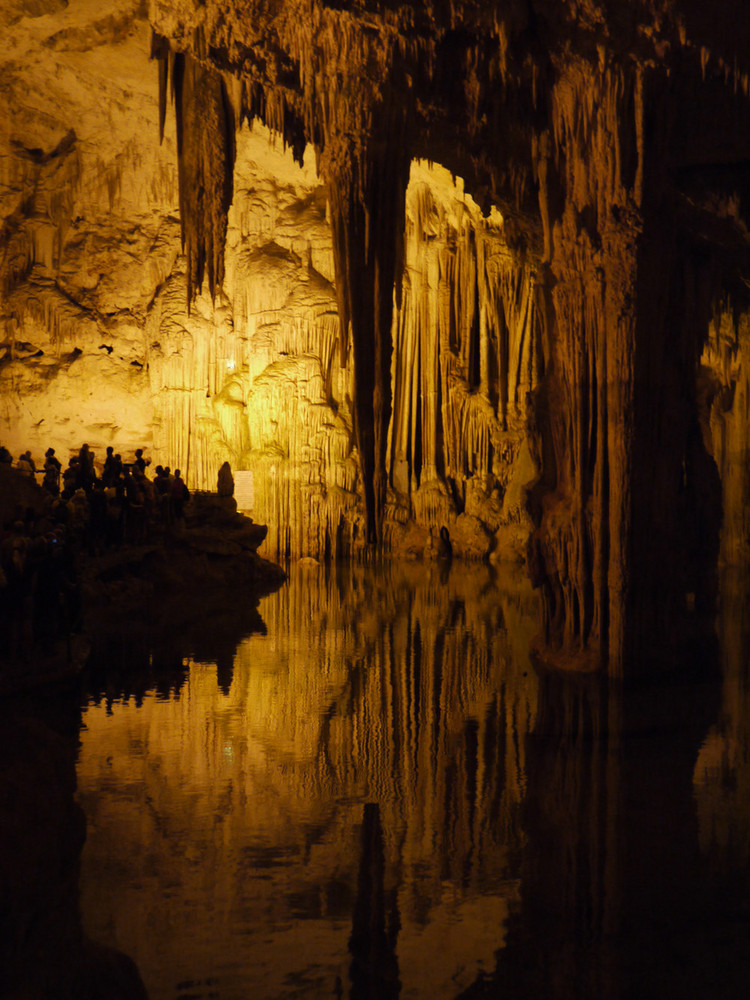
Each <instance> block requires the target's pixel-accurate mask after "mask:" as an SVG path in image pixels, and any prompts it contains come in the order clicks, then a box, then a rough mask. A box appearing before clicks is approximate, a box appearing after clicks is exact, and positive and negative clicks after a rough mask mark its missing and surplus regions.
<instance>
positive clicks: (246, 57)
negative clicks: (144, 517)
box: [0, 0, 750, 677]
mask: <svg viewBox="0 0 750 1000" xmlns="http://www.w3.org/2000/svg"><path fill="white" fill-rule="evenodd" d="M27 8H28V9H27ZM5 20H6V26H5V39H4V41H3V43H2V45H3V70H4V72H3V80H4V82H3V84H2V88H3V91H4V95H5V96H6V99H7V101H8V103H9V105H10V106H11V107H12V108H13V110H14V114H13V116H12V118H11V120H10V122H8V123H7V124H6V125H5V126H4V130H5V134H4V135H3V137H2V143H1V144H0V154H1V155H2V160H1V161H0V184H1V187H0V198H1V200H2V210H3V219H4V222H3V229H2V263H1V264H0V280H2V287H3V292H4V294H3V302H2V317H1V318H2V323H3V327H4V331H5V333H4V338H3V339H4V352H5V353H4V355H3V358H2V362H1V364H0V380H2V412H1V413H0V419H1V420H2V431H1V432H0V436H1V437H3V438H4V439H5V440H6V442H8V443H9V444H12V445H13V446H14V447H16V449H17V450H19V449H20V448H21V446H23V447H29V446H31V447H32V448H41V447H42V446H43V445H44V446H46V445H48V444H50V443H51V444H53V445H55V446H56V447H58V449H60V448H61V447H62V446H63V445H68V446H74V445H75V446H77V445H78V444H80V441H81V440H82V439H87V440H89V442H91V443H93V446H94V447H95V448H97V449H99V451H101V449H102V448H103V447H104V446H105V445H106V444H109V443H116V444H117V445H118V446H119V447H120V448H121V449H123V450H128V449H132V448H134V447H136V446H138V445H142V446H147V447H150V448H151V451H152V454H153V455H154V456H155V458H156V460H157V461H162V462H164V463H168V464H170V465H172V466H175V465H179V467H180V468H181V469H183V471H185V470H186V471H187V476H188V479H189V481H190V482H191V485H193V486H197V487H199V488H210V487H212V486H213V485H214V484H215V482H216V473H217V470H218V468H219V466H220V465H221V464H222V463H223V462H224V461H229V462H230V464H231V465H232V468H233V469H237V470H247V469H250V470H252V471H253V474H254V487H255V508H254V510H253V514H254V516H255V518H256V520H258V521H262V522H265V523H268V524H269V527H270V532H269V540H268V543H269V546H270V547H271V549H272V550H273V549H275V550H276V552H278V553H281V554H290V555H291V554H295V555H313V556H316V557H323V556H329V555H330V556H336V555H341V554H347V553H356V552H358V551H360V550H361V549H362V547H363V546H364V545H365V544H367V543H373V542H376V543H377V544H378V545H381V546H384V547H385V548H386V549H393V550H396V551H400V552H403V553H412V554H420V555H421V554H423V553H424V552H429V551H430V549H431V548H434V546H435V544H436V541H437V533H438V531H439V529H440V527H441V526H442V525H446V526H447V527H448V529H449V532H450V536H451V539H452V544H453V549H454V552H455V553H456V554H457V555H469V556H487V555H490V554H493V555H496V556H497V555H499V556H503V555H505V554H511V553H512V554H514V555H517V554H518V553H519V552H520V551H522V550H523V548H524V547H525V543H526V541H527V540H528V542H529V562H530V568H531V572H532V576H533V578H534V580H535V582H536V583H537V584H538V585H539V586H540V588H541V590H542V593H543V595H544V628H543V639H544V645H545V651H546V652H545V655H546V656H547V657H548V658H551V659H553V660H555V662H557V663H560V664H574V663H575V664H577V665H598V664H600V663H602V662H606V663H607V664H608V668H609V671H610V673H611V674H612V675H613V676H618V677H619V676H621V675H623V673H625V672H626V671H627V670H629V669H630V668H629V667H628V666H627V665H628V664H635V663H641V664H642V663H644V662H645V661H644V658H643V653H644V650H645V648H646V647H647V646H648V644H649V642H650V641H651V639H653V638H654V637H656V636H659V635H663V634H664V633H665V631H667V630H668V629H669V628H670V627H672V626H673V625H674V624H675V623H677V624H679V622H680V621H681V620H682V618H683V617H684V615H685V613H686V607H688V606H694V607H697V608H698V609H709V608H710V607H711V602H712V596H713V581H714V577H715V573H714V572H713V569H714V568H715V564H716V559H717V556H718V551H719V536H718V531H719V522H720V519H721V513H722V507H723V511H724V518H725V523H726V524H727V525H728V529H727V530H728V532H729V535H727V534H726V533H725V539H724V543H723V552H724V555H725V556H727V557H729V556H731V557H738V556H739V555H740V554H741V552H742V551H743V550H744V549H746V545H747V542H746V532H744V521H743V518H744V507H745V501H746V499H748V497H747V492H748V487H747V485H746V483H745V477H744V473H743V472H741V471H740V470H742V469H744V464H745V453H744V450H743V448H744V446H743V441H744V440H745V435H746V433H747V431H746V430H745V428H746V424H747V421H746V419H743V409H742V408H743V407H744V406H745V403H744V399H745V394H744V390H743V388H742V386H743V385H744V379H745V376H744V374H743V372H744V368H743V354H742V351H743V347H742V345H743V342H744V341H743V337H744V333H743V331H744V327H745V325H746V322H747V321H746V318H745V309H746V299H747V295H746V291H747V286H746V284H745V281H744V280H743V273H744V270H745V265H746V262H747V253H748V241H747V228H746V221H745V218H746V216H745V212H746V198H745V186H746V183H747V180H746V178H747V172H746V169H745V167H744V164H745V163H746V162H748V159H750V156H749V154H750V149H748V144H749V143H750V138H749V136H750V130H748V128H747V117H748V102H749V97H748V90H749V88H748V72H749V71H750V64H749V62H748V59H749V57H748V55H747V53H748V51H750V48H748V45H747V44H746V43H747V41H748V37H747V36H748V34H750V25H748V23H747V17H746V15H744V13H743V7H742V4H741V3H740V2H739V0H736V2H731V3H728V4H725V5H723V6H722V9H721V11H711V12H710V13H707V12H706V10H705V7H704V5H703V4H701V3H699V2H698V0H663V2H657V0H646V2H644V3H642V4H639V5H638V6H637V7H636V6H634V5H630V4H623V3H621V2H617V0H599V2H596V3H587V4H583V3H579V2H577V0H565V2H563V3H549V2H547V0H533V2H531V3H521V2H520V0H518V2H511V3H507V4H502V5H501V4H499V3H478V2H474V0H452V2H451V3H445V2H442V0H430V2H427V3H420V4H415V3H412V2H407V0H403V2H393V3H385V2H383V0H338V2H324V0H313V2H312V3H308V2H306V3H301V2H300V0H279V2H278V3H275V4H273V5H269V4H265V3H260V2H259V0H235V2H234V3H233V4H232V5H231V7H229V8H228V7H227V5H226V4H224V3H219V2H218V0H207V2H201V3H198V2H197V0H172V2H166V0H152V3H151V4H150V7H149V10H148V13H147V16H146V14H145V13H144V11H143V8H142V7H141V6H140V5H137V4H135V3H134V2H133V0H110V2H109V4H108V6H107V8H106V12H104V9H102V10H101V11H100V12H99V13H98V14H97V15H96V18H95V19H94V20H92V18H91V15H90V13H89V12H88V11H87V10H86V9H84V7H83V5H81V4H79V3H76V2H71V3H70V4H69V5H68V6H62V5H61V4H59V3H49V4H48V5H46V6H45V5H33V9H32V7H31V6H30V5H28V4H27V5H22V4H18V5H15V6H13V7H12V8H11V9H10V10H8V11H7V12H6V14H5ZM149 55H153V57H154V62H153V63H152V64H151V65H150V66H149V63H148V56H149ZM170 103H172V104H173V105H174V115H172V114H171V113H170V112H169V110H168V105H169V104H170ZM173 121H174V125H173V124H172V122H173ZM160 133H162V134H163V142H162V143H161V145H160V144H159V134H160ZM105 384H106V386H107V390H106V392H105V391H103V390H102V386H103V385H105ZM722 494H723V495H722ZM691 602H692V603H691Z"/></svg>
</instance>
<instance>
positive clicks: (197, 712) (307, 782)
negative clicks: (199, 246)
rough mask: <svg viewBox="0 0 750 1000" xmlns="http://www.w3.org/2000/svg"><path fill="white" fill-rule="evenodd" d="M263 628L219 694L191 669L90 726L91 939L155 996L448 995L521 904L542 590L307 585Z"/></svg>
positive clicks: (342, 578) (453, 582) (92, 716)
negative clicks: (523, 811)
mask: <svg viewBox="0 0 750 1000" xmlns="http://www.w3.org/2000/svg"><path fill="white" fill-rule="evenodd" d="M260 613H261V614H262V616H263V619H264V621H265V624H266V626H267V635H265V636H261V635H252V636H250V637H249V638H248V639H246V640H245V641H243V642H242V643H241V644H240V646H239V648H238V649H237V652H236V656H235V658H234V672H233V676H232V678H231V683H230V684H229V689H228V693H227V694H225V693H224V692H223V690H222V687H221V682H220V679H217V667H216V664H215V661H214V662H210V663H209V662H200V661H198V660H197V659H195V658H194V659H193V660H192V662H191V663H190V666H189V672H188V675H187V678H186V680H185V681H184V683H182V684H181V685H176V686H175V687H176V688H178V690H175V692H174V693H173V694H172V695H171V696H168V697H165V695H164V692H163V691H162V692H161V694H160V695H157V694H156V693H154V694H148V693H143V694H142V697H141V692H139V698H138V701H139V702H140V704H138V702H137V700H136V698H129V699H127V700H126V699H125V698H122V697H121V698H110V711H111V714H108V713H107V709H106V706H105V705H104V704H102V705H97V704H96V700H95V699H92V700H91V702H90V704H89V705H88V707H87V709H86V710H85V712H84V724H85V728H84V731H83V732H82V734H81V742H82V746H81V752H80V759H79V766H78V776H79V800H80V801H81V803H82V805H83V807H84V809H85V811H86V814H87V817H88V819H89V825H90V832H89V837H88V842H87V845H86V849H85V854H84V869H83V876H82V906H83V913H84V917H85V920H86V923H87V925H88V926H91V927H96V928H98V929H99V931H100V937H101V936H103V937H104V938H105V939H106V940H109V941H111V942H117V944H118V946H119V947H121V948H122V949H123V950H125V951H127V952H128V953H129V954H132V955H133V956H134V957H135V958H136V961H137V963H138V966H139V969H140V970H141V972H142V974H143V977H144V980H145V981H146V984H147V987H148V989H149V992H150V995H151V996H152V998H154V1000H158V998H160V997H174V996H180V995H188V994H189V995H190V996H196V997H197V996H208V995H211V994H214V995H217V996H221V997H248V996H253V997H257V998H263V997H281V996H289V997H291V996H304V997H317V996H321V997H323V996H325V997H329V996H331V995H332V994H334V991H335V989H336V983H337V981H338V982H339V984H340V989H341V990H343V991H344V992H345V993H346V995H352V996H359V997H362V996H375V995H377V996H381V997H386V996H396V995H399V996H401V997H402V998H406V997H424V996H430V997H434V998H439V997H453V996H455V994H456V993H457V992H458V991H459V990H460V989H461V988H462V987H463V986H468V985H469V983H471V981H472V980H473V979H474V978H475V977H476V976H477V974H478V973H479V972H480V971H481V970H482V969H487V970H489V969H491V968H492V967H493V965H494V952H495V949H496V948H498V947H499V946H500V945H501V944H502V940H503V928H504V925H505V922H506V920H507V915H508V911H509V908H510V907H511V906H512V905H513V904H514V902H515V900H516V898H517V891H518V886H517V874H518V857H519V855H520V849H521V845H522V840H521V837H522V835H521V832H520V827H519V821H518V820H519V811H520V808H521V804H522V801H523V796H524V790H525V774H526V762H525V759H524V747H525V740H524V737H525V734H526V733H527V732H528V731H529V728H530V726H531V724H532V722H533V719H534V712H535V703H536V686H537V682H536V679H535V676H534V674H533V671H532V670H531V669H530V667H529V664H528V652H527V651H528V646H529V642H530V639H531V637H532V635H533V633H534V631H535V628H536V624H535V623H536V615H535V601H534V598H533V596H532V595H531V593H530V591H529V589H528V585H527V584H526V583H525V581H524V580H523V579H521V578H520V577H519V579H518V580H517V581H515V582H514V584H513V588H507V587H506V589H503V587H502V586H497V585H495V584H494V583H493V581H492V579H491V577H490V571H489V570H488V569H486V568H482V567H471V568H468V569H467V570H464V571H461V569H460V567H456V566H453V567H452V568H451V570H450V573H448V574H445V573H444V574H443V578H442V579H441V575H440V572H439V570H438V569H437V567H435V568H431V567H424V566H421V565H415V566H411V567H405V568H401V569H396V568H390V569H387V570H384V571H381V572H375V571H374V570H372V569H368V570H363V569H362V568H357V567H348V568H346V569H342V570H339V571H338V572H331V573H330V574H326V573H325V571H323V570H313V571H308V572H302V571H300V573H299V574H297V575H296V576H294V577H293V578H292V580H291V581H290V582H289V584H287V585H286V586H284V587H282V588H281V590H279V591H278V592H277V593H276V594H273V595H271V596H270V597H268V598H266V599H264V600H263V601H262V603H261V606H260ZM100 683H102V684H106V683H107V680H106V677H101V678H100ZM120 687H121V684H120V683H119V681H118V684H117V685H115V687H114V689H118V688H120ZM112 689H113V688H112V687H111V686H110V690H112ZM366 803H372V804H373V805H372V806H370V807H368V808H366ZM381 856H382V860H380V859H381ZM368 896H371V898H372V900H373V901H376V903H375V902H373V903H372V904H370V906H369V909H370V910H371V911H372V912H370V914H369V918H368V920H369V922H368V923H367V924H366V933H365V930H364V928H365V914H366V913H367V912H368V904H367V902H366V899H367V898H368ZM350 948H351V950H350ZM368 962H370V963H372V962H375V963H377V966H378V969H379V974H380V975H381V977H382V978H381V980H380V982H381V985H380V986H379V987H377V989H378V990H379V992H377V993H372V992H370V993H367V992H366V991H365V982H366V979H367V977H366V976H361V975H360V972H361V971H362V970H363V969H364V968H367V963H368ZM181 984H182V985H181ZM399 984H400V992H399ZM389 991H390V992H389ZM342 995H343V993H342Z"/></svg>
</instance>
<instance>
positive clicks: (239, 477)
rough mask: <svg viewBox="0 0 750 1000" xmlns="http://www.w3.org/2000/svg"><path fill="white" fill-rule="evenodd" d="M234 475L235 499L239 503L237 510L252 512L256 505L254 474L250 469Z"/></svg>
mask: <svg viewBox="0 0 750 1000" xmlns="http://www.w3.org/2000/svg"><path fill="white" fill-rule="evenodd" d="M233 475H234V499H235V500H236V501H237V510H252V509H253V505H254V503H255V491H254V489H253V474H252V472H251V471H250V470H249V469H247V470H242V469H240V470H239V471H237V472H234V473H233Z"/></svg>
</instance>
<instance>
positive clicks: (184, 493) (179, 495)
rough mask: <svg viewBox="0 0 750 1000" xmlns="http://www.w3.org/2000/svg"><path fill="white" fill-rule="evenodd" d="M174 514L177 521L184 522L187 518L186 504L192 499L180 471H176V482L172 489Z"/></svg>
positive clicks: (173, 483) (171, 496)
mask: <svg viewBox="0 0 750 1000" xmlns="http://www.w3.org/2000/svg"><path fill="white" fill-rule="evenodd" d="M170 498H171V500H172V514H173V516H174V519H175V521H182V519H183V518H184V516H185V504H186V503H187V502H188V500H189V499H190V491H189V490H188V488H187V486H186V485H185V483H184V482H183V480H182V476H181V474H180V470H179V469H175V471H174V481H173V482H172V485H171V487H170Z"/></svg>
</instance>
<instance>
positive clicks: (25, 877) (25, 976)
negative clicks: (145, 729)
mask: <svg viewBox="0 0 750 1000" xmlns="http://www.w3.org/2000/svg"><path fill="white" fill-rule="evenodd" d="M1 667H2V665H0V669H1ZM79 723H80V712H79V708H78V705H77V699H76V693H75V691H74V690H67V688H66V687H65V685H61V686H60V687H59V689H58V688H57V687H54V686H53V688H52V690H50V691H45V692H44V693H39V694H37V695H36V696H31V695H29V696H26V697H23V696H19V697H8V698H3V699H0V997H3V998H13V1000H16V998H18V1000H21V998H23V1000H42V998H44V1000H71V998H80V1000H145V995H146V994H145V992H144V989H143V983H142V982H141V979H140V976H139V974H138V970H137V969H136V967H135V966H134V964H133V962H132V961H131V959H130V958H129V957H128V956H126V955H124V954H122V953H121V952H119V951H117V950H116V949H114V948H105V947H102V946H101V945H99V944H97V943H95V942H94V941H92V940H89V939H88V938H87V937H86V935H85V934H84V932H83V928H82V926H81V918H80V913H79V898H78V874H79V863H80V856H81V849H82V847H83V842H84V836H85V820H84V817H83V814H82V812H81V809H80V807H79V806H78V805H77V804H76V803H75V800H74V792H75V752H76V744H77V734H78V727H79Z"/></svg>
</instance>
